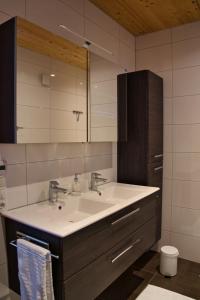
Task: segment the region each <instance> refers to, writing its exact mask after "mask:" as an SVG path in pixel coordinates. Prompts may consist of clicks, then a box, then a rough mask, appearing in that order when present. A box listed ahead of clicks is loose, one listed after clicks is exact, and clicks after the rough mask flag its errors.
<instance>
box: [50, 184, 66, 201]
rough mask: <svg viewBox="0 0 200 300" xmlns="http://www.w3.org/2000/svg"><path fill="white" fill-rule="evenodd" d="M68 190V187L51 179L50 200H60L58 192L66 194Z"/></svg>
mask: <svg viewBox="0 0 200 300" xmlns="http://www.w3.org/2000/svg"><path fill="white" fill-rule="evenodd" d="M67 191H68V190H67V189H65V188H62V187H60V186H59V183H58V181H56V180H51V181H50V182H49V202H51V203H53V202H56V201H57V200H58V193H63V194H66V193H67Z"/></svg>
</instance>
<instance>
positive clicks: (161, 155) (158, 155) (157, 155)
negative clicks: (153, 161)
mask: <svg viewBox="0 0 200 300" xmlns="http://www.w3.org/2000/svg"><path fill="white" fill-rule="evenodd" d="M159 157H163V154H155V155H154V158H159Z"/></svg>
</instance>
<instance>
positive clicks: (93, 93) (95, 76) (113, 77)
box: [88, 53, 123, 142]
mask: <svg viewBox="0 0 200 300" xmlns="http://www.w3.org/2000/svg"><path fill="white" fill-rule="evenodd" d="M120 73H123V69H122V68H121V67H120V66H118V65H116V64H114V63H113V62H110V61H108V60H106V59H104V58H102V57H100V56H98V55H96V54H93V53H90V56H89V111H90V114H89V118H88V119H89V126H88V127H89V140H90V141H91V142H105V141H117V75H118V74H120Z"/></svg>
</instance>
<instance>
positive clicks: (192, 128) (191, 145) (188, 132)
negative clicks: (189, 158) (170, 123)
mask: <svg viewBox="0 0 200 300" xmlns="http://www.w3.org/2000/svg"><path fill="white" fill-rule="evenodd" d="M199 132H200V124H195V125H174V127H173V147H174V152H200V139H198V138H197V137H198V136H199Z"/></svg>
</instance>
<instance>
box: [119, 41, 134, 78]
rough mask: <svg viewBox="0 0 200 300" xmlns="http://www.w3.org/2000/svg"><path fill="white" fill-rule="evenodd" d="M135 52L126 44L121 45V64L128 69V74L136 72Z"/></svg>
mask: <svg viewBox="0 0 200 300" xmlns="http://www.w3.org/2000/svg"><path fill="white" fill-rule="evenodd" d="M132 53H133V50H132V49H131V48H129V47H128V46H127V45H126V44H124V43H122V42H120V43H119V63H120V65H121V66H122V67H123V68H125V69H127V71H128V72H131V71H134V70H135V61H134V57H133V55H131V54H132Z"/></svg>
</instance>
